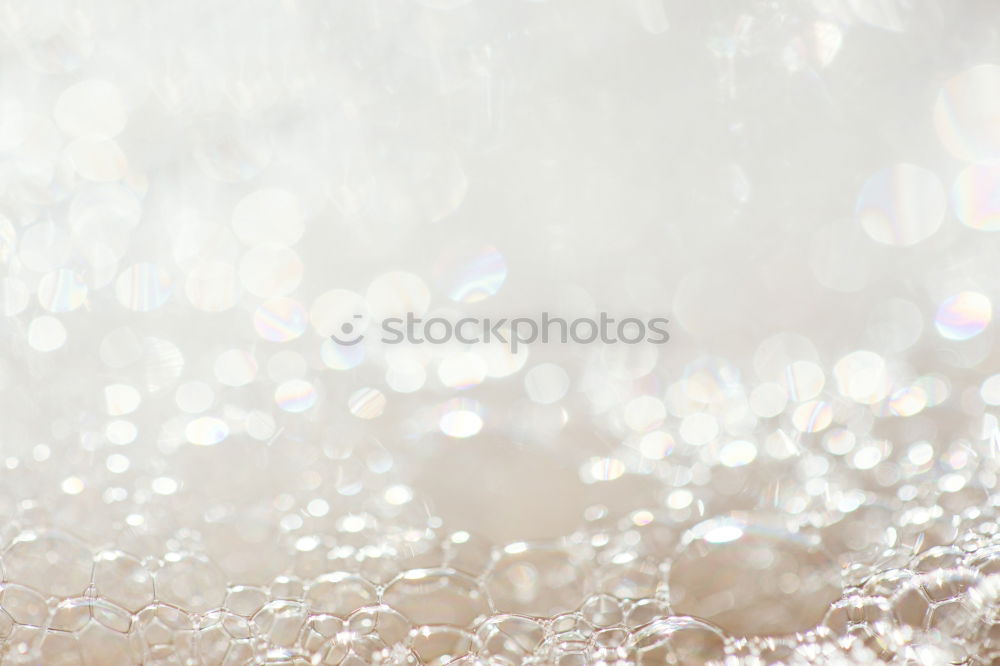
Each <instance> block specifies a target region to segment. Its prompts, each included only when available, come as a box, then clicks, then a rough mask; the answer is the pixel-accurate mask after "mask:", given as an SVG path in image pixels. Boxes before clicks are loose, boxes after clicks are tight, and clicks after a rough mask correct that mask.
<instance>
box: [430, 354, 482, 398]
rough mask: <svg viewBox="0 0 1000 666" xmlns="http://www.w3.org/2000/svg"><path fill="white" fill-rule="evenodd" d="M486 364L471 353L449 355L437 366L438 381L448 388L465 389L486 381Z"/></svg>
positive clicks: (477, 355)
mask: <svg viewBox="0 0 1000 666" xmlns="http://www.w3.org/2000/svg"><path fill="white" fill-rule="evenodd" d="M486 372H487V367H486V362H485V361H484V360H483V358H482V357H481V356H480V355H479V354H476V353H473V352H462V353H458V354H449V355H448V356H445V357H444V358H443V359H441V362H440V363H439V364H438V379H439V380H440V381H441V383H442V384H444V385H445V386H447V387H449V388H457V389H467V388H471V387H473V386H476V385H478V384H481V383H482V382H483V380H484V379H486Z"/></svg>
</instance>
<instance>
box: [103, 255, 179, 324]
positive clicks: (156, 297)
mask: <svg viewBox="0 0 1000 666" xmlns="http://www.w3.org/2000/svg"><path fill="white" fill-rule="evenodd" d="M115 294H116V295H117V296H118V302H119V303H121V304H122V305H123V306H125V307H126V308H128V309H129V310H134V311H135V312H149V311H151V310H155V309H157V308H159V307H161V306H162V305H163V304H164V303H166V302H167V300H168V299H169V298H170V294H171V279H170V275H169V274H168V273H167V271H166V270H165V269H163V268H162V267H161V266H158V265H157V264H152V263H139V264H134V265H133V266H131V267H129V268H127V269H126V270H124V271H122V273H121V275H119V276H118V280H117V281H116V282H115Z"/></svg>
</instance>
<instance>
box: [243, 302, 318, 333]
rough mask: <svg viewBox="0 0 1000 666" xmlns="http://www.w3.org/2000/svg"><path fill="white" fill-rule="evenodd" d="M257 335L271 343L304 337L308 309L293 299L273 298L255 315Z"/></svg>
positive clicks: (263, 304) (261, 306) (261, 305)
mask: <svg viewBox="0 0 1000 666" xmlns="http://www.w3.org/2000/svg"><path fill="white" fill-rule="evenodd" d="M253 325H254V328H255V329H257V335H259V336H260V337H262V338H264V339H265V340H270V341H271V342H288V341H289V340H294V339H295V338H297V337H299V336H300V335H302V334H303V333H304V332H305V330H306V327H307V326H308V325H309V321H308V319H307V317H306V308H305V306H304V305H302V303H300V302H299V301H296V300H294V299H291V298H272V299H270V300H268V301H264V302H263V303H261V304H260V305H259V306H258V307H257V310H256V311H255V312H254V315H253Z"/></svg>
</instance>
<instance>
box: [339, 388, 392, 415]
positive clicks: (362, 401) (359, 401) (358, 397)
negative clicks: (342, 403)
mask: <svg viewBox="0 0 1000 666" xmlns="http://www.w3.org/2000/svg"><path fill="white" fill-rule="evenodd" d="M385 406H386V398H385V394H384V393H382V392H381V391H379V390H378V389H376V388H362V389H358V390H357V391H355V392H354V393H352V394H351V396H350V398H348V400H347V408H348V409H349V410H350V412H351V414H354V415H355V416H357V417H358V418H359V419H375V418H378V417H379V416H382V412H384V411H385Z"/></svg>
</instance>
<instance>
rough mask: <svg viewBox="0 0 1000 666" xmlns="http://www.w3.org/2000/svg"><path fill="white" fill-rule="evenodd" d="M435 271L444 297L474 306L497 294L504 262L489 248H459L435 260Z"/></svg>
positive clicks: (505, 268) (502, 274)
mask: <svg viewBox="0 0 1000 666" xmlns="http://www.w3.org/2000/svg"><path fill="white" fill-rule="evenodd" d="M435 272H436V275H437V282H438V284H439V285H440V286H441V288H442V289H443V290H444V291H445V293H447V295H448V298H450V299H451V300H453V301H456V302H459V303H478V302H479V301H483V300H485V299H487V298H489V297H490V296H494V295H496V293H497V292H499V291H500V288H501V287H502V286H503V284H504V282H505V281H506V279H507V261H506V260H505V259H504V256H503V254H501V253H500V250H498V249H497V248H495V247H493V246H491V245H487V246H483V247H479V248H470V249H466V248H462V247H459V248H456V249H455V250H453V251H451V252H450V253H446V254H445V255H444V256H443V257H442V258H441V259H440V260H439V264H438V266H437V267H436V271H435Z"/></svg>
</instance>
